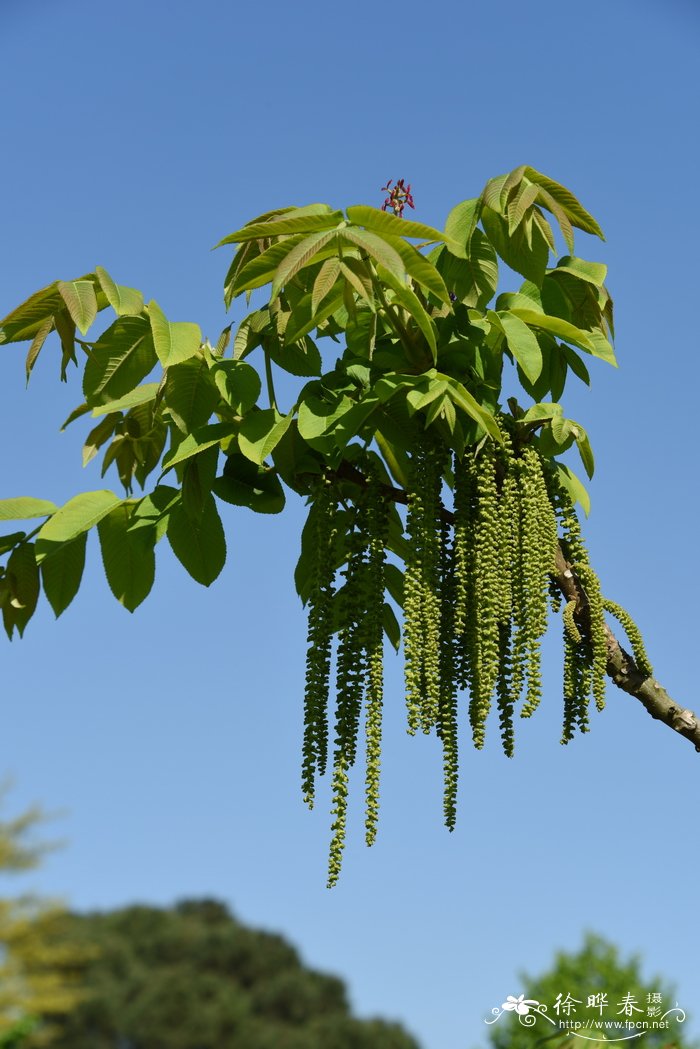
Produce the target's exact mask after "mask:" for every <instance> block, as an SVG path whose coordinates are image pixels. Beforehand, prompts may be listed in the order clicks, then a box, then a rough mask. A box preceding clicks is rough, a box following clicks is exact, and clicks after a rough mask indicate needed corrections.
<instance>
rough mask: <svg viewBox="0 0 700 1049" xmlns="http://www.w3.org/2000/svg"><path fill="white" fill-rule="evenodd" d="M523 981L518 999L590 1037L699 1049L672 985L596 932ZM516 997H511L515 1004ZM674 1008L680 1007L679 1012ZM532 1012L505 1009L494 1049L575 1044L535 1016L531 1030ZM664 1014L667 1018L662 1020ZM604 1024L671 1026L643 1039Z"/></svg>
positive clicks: (652, 1048) (650, 1048)
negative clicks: (648, 973)
mask: <svg viewBox="0 0 700 1049" xmlns="http://www.w3.org/2000/svg"><path fill="white" fill-rule="evenodd" d="M519 979H520V981H521V982H520V987H519V988H518V994H520V991H522V992H523V993H524V998H525V999H526V1000H527V999H530V1000H534V1001H536V1002H539V1003H542V1005H545V1006H546V1007H547V1008H546V1014H547V1015H548V1016H549V1017H551V1018H552V1019H553V1020H554V1021H557V1022H558V1021H564V1022H567V1023H569V1022H580V1023H581V1024H583V1025H584V1026H583V1027H581V1028H579V1030H580V1031H581V1034H582V1035H584V1034H585V1036H586V1037H589V1036H590V1037H591V1038H595V1039H596V1040H597V1041H605V1040H607V1041H609V1042H613V1043H616V1044H621V1043H620V1041H619V1040H620V1039H621V1038H630V1036H631V1037H632V1038H633V1040H634V1042H635V1043H636V1044H637V1043H638V1039H640V1038H641V1042H642V1044H643V1046H644V1049H663V1047H668V1049H670V1047H672V1046H673V1047H677V1049H691V1047H695V1049H697V1047H698V1043H697V1042H693V1041H691V1040H690V1039H689V1038H688V1036H687V1035H686V1033H685V1032H686V1030H687V1027H688V1024H687V1023H686V1021H685V1019H684V1016H686V1015H687V1014H686V1013H685V1009H683V1006H684V1003H683V1001H680V1000H679V999H678V998H677V996H676V992H675V988H674V987H673V985H671V984H669V983H668V981H666V980H664V979H662V978H661V977H659V976H654V977H652V978H651V979H648V980H647V979H645V978H644V976H643V974H642V971H641V959H640V957H639V955H633V956H631V957H629V958H626V959H625V958H623V957H621V955H620V951H619V950H618V948H617V947H616V946H615V945H614V944H612V943H610V942H608V941H607V940H605V939H604V938H603V937H601V936H598V935H596V934H595V933H587V934H586V936H585V937H584V942H583V945H582V947H581V949H580V950H579V951H578V952H576V953H566V952H565V951H559V952H558V953H557V954H556V955H555V958H554V964H553V965H552V967H551V968H550V969H548V970H547V971H546V972H544V973H541V974H540V975H539V976H536V977H535V976H530V975H528V974H527V973H523V972H521V973H519ZM517 997H518V996H517V995H513V996H511V998H515V999H516V1000H517ZM567 999H568V1002H567ZM557 1002H558V1007H557ZM625 1003H626V1004H625ZM499 1004H500V1003H499ZM685 1004H686V1005H687V1004H688V1003H685ZM691 1004H692V1003H691ZM676 1006H679V1007H680V1008H679V1010H678V1011H676ZM569 1010H570V1011H569ZM534 1012H535V1010H534V1009H533V1008H531V1009H530V1011H529V1013H524V1012H523V1013H521V1014H520V1015H518V1012H517V1010H516V1009H514V1008H512V1005H511V1006H510V1007H506V1008H505V1009H504V1013H503V1015H502V1016H500V1017H499V1019H498V1021H497V1022H495V1023H493V1025H492V1026H491V1027H490V1028H489V1037H490V1041H491V1045H492V1046H493V1047H494V1049H535V1046H536V1044H538V1043H541V1042H543V1041H546V1044H547V1047H548V1049H558V1047H559V1046H560V1045H563V1044H564V1043H565V1042H566V1043H567V1045H571V1043H572V1031H571V1029H566V1028H565V1029H561V1028H558V1027H554V1026H552V1025H550V1024H548V1023H546V1022H545V1021H544V1020H543V1019H539V1018H536V1017H535V1023H534V1024H532V1025H531V1026H528V1024H531V1023H532V1020H533V1017H534ZM664 1015H665V1017H666V1018H665V1020H662V1017H664ZM679 1019H680V1022H679ZM606 1021H611V1022H614V1023H616V1024H623V1023H625V1022H634V1023H637V1022H642V1023H648V1024H649V1025H651V1024H652V1023H654V1022H656V1023H659V1022H663V1023H664V1024H667V1026H664V1027H663V1028H661V1029H657V1030H654V1029H652V1028H651V1027H649V1028H648V1029H646V1030H644V1033H643V1034H641V1036H640V1032H639V1031H636V1032H635V1031H631V1030H630V1029H628V1028H624V1029H623V1028H622V1027H620V1029H619V1030H614V1029H611V1028H606V1029H601V1028H600V1027H599V1026H598V1025H599V1024H601V1023H604V1022H606ZM635 1033H636V1037H635ZM576 1044H577V1045H578V1046H579V1047H580V1049H584V1047H585V1046H589V1047H590V1046H591V1045H594V1044H595V1043H594V1042H591V1041H583V1040H576Z"/></svg>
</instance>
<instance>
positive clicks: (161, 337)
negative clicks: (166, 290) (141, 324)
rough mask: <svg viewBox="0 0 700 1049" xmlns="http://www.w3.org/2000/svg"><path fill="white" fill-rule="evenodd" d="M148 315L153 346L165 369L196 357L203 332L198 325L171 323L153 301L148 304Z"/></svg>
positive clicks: (182, 322) (181, 322)
mask: <svg viewBox="0 0 700 1049" xmlns="http://www.w3.org/2000/svg"><path fill="white" fill-rule="evenodd" d="M148 314H149V317H150V321H151V330H152V332H153V344H154V346H155V350H156V353H157V355H158V360H159V361H160V363H161V365H162V366H163V367H164V368H169V367H170V366H171V365H172V364H179V363H180V362H181V361H186V360H188V359H189V358H190V357H193V356H194V355H195V353H196V352H197V350H198V349H199V347H200V344H201V342H202V332H201V330H200V327H199V325H198V324H190V323H189V322H188V321H175V322H173V321H169V320H168V319H167V317H166V316H165V314H164V313H163V311H162V310H161V308H160V306H159V305H158V303H157V302H155V301H154V300H153V299H151V301H150V302H149V304H148Z"/></svg>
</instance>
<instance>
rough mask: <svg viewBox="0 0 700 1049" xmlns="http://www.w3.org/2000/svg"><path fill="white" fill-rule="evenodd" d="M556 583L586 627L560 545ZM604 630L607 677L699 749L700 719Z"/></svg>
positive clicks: (584, 605)
mask: <svg viewBox="0 0 700 1049" xmlns="http://www.w3.org/2000/svg"><path fill="white" fill-rule="evenodd" d="M556 561H557V564H556V567H557V571H556V575H555V577H554V578H555V579H556V582H557V586H558V587H559V589H560V590H561V592H562V594H563V595H564V597H565V598H566V600H567V601H575V602H576V613H575V614H576V618H577V619H578V620H579V621H580V623H581V625H582V626H583V627H584V629H586V628H587V627H588V625H589V624H588V602H587V601H586V595H585V593H584V592H583V589H582V587H581V584H580V583H579V581H578V580H577V579H576V576H575V574H574V572H573V571H572V568H571V565H570V564H569V563H568V561H567V560H566V557H565V556H564V551H563V550H562V548H561V546H558V547H557V555H556ZM605 634H606V638H607V645H608V663H607V667H606V669H607V673H608V677H609V678H611V680H612V681H613V682H614V683H615V684H616V685H617V687H618V688H621V689H622V691H623V692H627V693H628V694H629V695H630V696H634V698H635V699H638V700H639V702H640V703H641V704H642V705H643V706H644V707H645V709H646V710H647V712H648V713H649V714H651V716H652V717H653V718H656V719H657V720H658V721H663V722H664V724H665V725H668V726H669V728H672V729H674V731H675V732H678V733H680V735H681V736H685V738H686V739H689V740H690V742H691V743H693V744H694V745H695V749H696V750H697V751H700V719H698V716H697V714H694V713H693V711H692V710H688V709H687V708H685V707H681V706H679V704H678V703H676V702H675V701H674V700H673V699H671V697H670V696H669V694H668V692H667V691H666V689H665V688H663V686H662V685H661V684H660V683H659V682H658V681H657V680H656V678H653V677H647V676H646V675H645V674H643V673H642V672H641V670H640V669H639V667H638V666H637V664H636V663H635V661H634V659H633V658H632V656H631V655H630V654H629V652H626V651H625V649H624V648H623V647H622V645H621V644H620V642H619V641H618V640H617V638H616V637H615V635H614V634H613V632H612V630H611V629H610V627H609V626H608V625H607V624H606V626H605Z"/></svg>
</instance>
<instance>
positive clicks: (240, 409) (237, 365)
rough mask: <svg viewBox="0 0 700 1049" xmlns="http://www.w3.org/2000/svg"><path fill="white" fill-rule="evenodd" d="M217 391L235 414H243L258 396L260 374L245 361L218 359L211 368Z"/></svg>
mask: <svg viewBox="0 0 700 1049" xmlns="http://www.w3.org/2000/svg"><path fill="white" fill-rule="evenodd" d="M211 374H212V376H213V378H214V382H215V383H216V386H217V389H218V390H219V393H220V394H221V396H222V397H223V398H224V400H225V401H226V403H227V404H229V405H230V406H231V408H232V409H233V411H234V412H235V413H236V414H237V415H245V414H246V413H247V412H249V411H250V409H251V408H252V407H253V405H254V404H255V403H256V401H257V399H258V397H259V396H260V389H261V384H260V376H259V375H258V373H257V372H256V370H255V368H251V366H250V365H249V364H246V363H245V361H237V360H233V361H219V362H217V363H216V364H215V365H214V367H213V368H212V370H211Z"/></svg>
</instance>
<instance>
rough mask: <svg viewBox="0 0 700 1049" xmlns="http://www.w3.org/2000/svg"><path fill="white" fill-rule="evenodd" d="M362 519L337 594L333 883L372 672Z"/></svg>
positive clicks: (354, 531)
mask: <svg viewBox="0 0 700 1049" xmlns="http://www.w3.org/2000/svg"><path fill="white" fill-rule="evenodd" d="M358 519H359V520H358ZM361 519H362V514H361V511H360V510H359V509H358V514H357V519H356V521H355V522H354V524H353V527H352V530H351V532H350V534H349V536H348V540H347V545H348V560H347V564H346V567H345V569H344V570H343V572H342V574H343V575H344V576H345V585H344V587H343V588H342V590H341V591H339V594H338V601H339V602H340V609H339V622H340V624H341V626H340V630H339V632H338V651H337V657H336V718H335V752H334V758H333V778H332V784H331V793H332V798H333V807H332V810H331V811H332V814H333V816H334V817H335V818H334V820H333V824H332V831H333V835H332V838H331V844H330V850H329V858H328V886H329V888H330V887H332V886H333V885H335V883H336V882H337V880H338V876H339V874H340V868H341V863H342V855H343V849H344V847H345V832H346V827H347V804H348V771H349V769H350V767H351V766H352V765H353V764H354V761H355V756H356V753H357V735H358V730H359V722H360V712H361V709H362V701H363V696H364V690H365V683H366V677H367V658H366V650H365V634H364V621H365V603H366V583H367V573H366V564H367V556H368V549H367V534H366V530H365V529H363V528H361V527H360V528H358V527H356V526H357V525H358V523H360V521H361Z"/></svg>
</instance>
